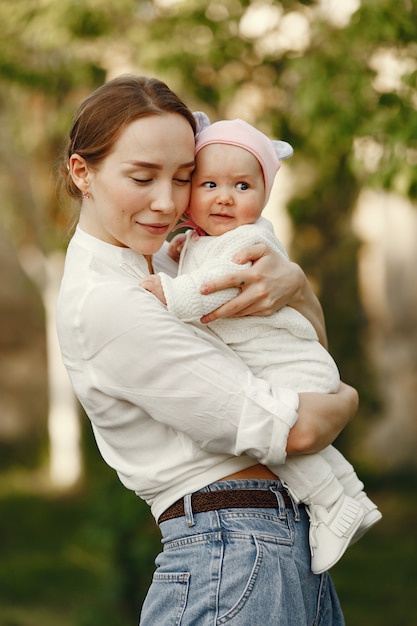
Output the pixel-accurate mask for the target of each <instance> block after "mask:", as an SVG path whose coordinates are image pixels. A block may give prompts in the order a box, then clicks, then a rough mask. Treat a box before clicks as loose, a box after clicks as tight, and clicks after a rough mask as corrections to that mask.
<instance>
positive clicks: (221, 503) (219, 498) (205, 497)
mask: <svg viewBox="0 0 417 626" xmlns="http://www.w3.org/2000/svg"><path fill="white" fill-rule="evenodd" d="M279 493H280V494H281V495H282V497H283V500H284V504H285V506H286V508H289V509H291V508H292V507H293V504H292V501H291V498H290V496H289V495H288V493H287V491H285V490H284V489H280V490H279ZM191 507H192V511H193V513H207V511H216V510H218V509H276V508H278V501H277V496H276V495H275V494H274V492H273V491H269V490H259V489H222V490H220V491H203V492H197V493H193V494H192V496H191ZM184 515H185V511H184V499H183V498H181V500H177V501H176V502H174V504H172V505H171V506H170V507H169V508H168V509H167V510H166V511H164V513H162V515H161V517H160V518H159V519H158V524H160V523H161V522H166V521H167V520H169V519H174V518H175V517H183V516H184Z"/></svg>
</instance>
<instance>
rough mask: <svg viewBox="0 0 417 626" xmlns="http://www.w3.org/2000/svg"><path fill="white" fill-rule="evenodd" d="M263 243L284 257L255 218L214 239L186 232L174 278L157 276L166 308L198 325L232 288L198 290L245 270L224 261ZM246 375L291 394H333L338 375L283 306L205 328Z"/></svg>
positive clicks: (308, 327) (313, 337) (299, 319)
mask: <svg viewBox="0 0 417 626" xmlns="http://www.w3.org/2000/svg"><path fill="white" fill-rule="evenodd" d="M259 242H263V243H265V244H266V245H267V246H268V248H270V249H271V250H273V251H275V252H277V253H278V254H281V255H282V256H284V257H285V258H288V254H287V252H286V250H285V248H284V247H283V245H282V244H281V242H280V241H279V240H278V239H277V238H276V236H275V233H274V231H273V227H272V224H271V223H270V222H269V221H267V220H266V219H264V218H260V219H259V220H258V221H257V222H256V223H255V224H253V225H245V226H240V227H238V228H236V229H234V230H232V231H229V232H227V233H225V234H224V235H221V236H220V237H210V236H204V237H198V236H195V235H194V234H193V231H188V233H187V238H186V243H185V245H184V248H183V250H182V253H181V259H180V265H179V272H178V276H177V277H176V278H171V277H169V276H168V275H167V274H164V273H160V274H159V275H160V276H161V281H162V287H163V290H164V295H165V298H166V301H167V306H168V309H169V310H170V311H171V312H172V313H174V314H175V315H176V316H177V317H179V318H180V319H182V320H184V321H188V322H191V321H198V320H199V319H200V318H201V317H202V316H203V315H204V314H206V313H209V312H210V311H214V309H216V308H217V307H219V306H220V305H222V304H224V303H225V302H227V301H228V300H230V299H231V298H233V297H235V296H236V295H237V293H238V292H239V290H238V289H237V288H232V289H224V290H223V291H218V292H215V293H213V294H210V295H207V296H203V295H201V293H200V286H201V285H202V284H203V283H204V282H205V281H208V280H210V279H213V278H218V277H219V276H224V275H226V274H229V273H231V272H235V271H236V270H241V269H243V268H244V267H247V265H246V266H242V265H237V264H235V263H232V261H231V260H230V259H231V258H232V257H233V255H234V254H235V252H237V251H238V250H241V249H242V248H243V247H245V246H249V245H252V244H255V243H259ZM209 327H210V328H211V330H213V331H214V332H215V333H216V334H217V335H218V336H219V337H220V338H221V339H222V340H223V341H224V342H225V343H226V344H228V345H230V346H231V348H232V349H233V350H234V351H235V352H237V353H238V354H239V356H240V357H241V358H242V359H243V361H245V363H246V364H247V365H248V366H249V367H250V368H251V370H252V371H253V372H254V373H255V374H256V375H257V376H260V377H261V378H264V379H267V380H268V381H269V382H270V384H271V386H272V387H273V386H274V385H278V386H280V387H284V386H287V387H289V388H291V389H292V390H293V391H298V392H301V391H322V392H326V393H329V392H334V391H336V390H337V389H338V386H339V380H340V379H339V372H338V369H337V366H336V364H335V362H334V360H333V359H332V357H331V356H330V354H329V353H328V352H327V350H325V349H324V348H323V346H321V345H320V343H319V342H318V337H317V333H316V331H315V329H314V327H313V325H312V324H311V323H310V322H309V321H308V320H307V319H306V318H305V317H304V316H303V315H302V314H301V313H299V312H298V311H296V310H295V309H293V308H292V307H289V306H286V307H284V308H282V309H281V310H279V311H277V312H276V313H274V314H273V315H269V316H264V317H260V316H253V317H251V316H246V317H234V318H222V319H219V320H216V321H214V322H211V323H210V324H209Z"/></svg>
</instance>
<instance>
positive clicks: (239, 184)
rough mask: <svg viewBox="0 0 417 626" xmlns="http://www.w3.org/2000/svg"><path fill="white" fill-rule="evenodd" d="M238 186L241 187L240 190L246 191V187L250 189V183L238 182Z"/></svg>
mask: <svg viewBox="0 0 417 626" xmlns="http://www.w3.org/2000/svg"><path fill="white" fill-rule="evenodd" d="M236 188H237V189H240V191H246V189H249V185H248V183H237V185H236Z"/></svg>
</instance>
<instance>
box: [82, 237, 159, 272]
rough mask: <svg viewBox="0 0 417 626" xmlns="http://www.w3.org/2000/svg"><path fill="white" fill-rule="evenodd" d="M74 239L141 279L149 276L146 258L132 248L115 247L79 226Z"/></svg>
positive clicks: (98, 255)
mask: <svg viewBox="0 0 417 626" xmlns="http://www.w3.org/2000/svg"><path fill="white" fill-rule="evenodd" d="M73 239H74V241H75V242H76V243H77V244H78V245H80V246H81V247H83V248H85V249H87V250H89V251H90V252H91V253H92V254H93V255H94V256H96V257H98V258H99V259H102V260H104V261H107V262H108V263H111V264H112V265H118V266H119V267H123V268H124V269H127V268H131V269H132V270H133V272H134V273H135V274H136V275H139V276H141V277H143V276H148V275H149V270H148V263H147V261H146V259H145V257H144V256H143V255H142V254H139V253H138V252H135V251H134V250H132V249H131V248H123V247H122V246H115V245H113V244H111V243H107V242H106V241H102V240H101V239H98V238H97V237H94V236H93V235H90V234H89V233H87V232H86V231H85V230H83V229H82V228H81V227H80V225H77V227H76V229H75V234H74V237H73Z"/></svg>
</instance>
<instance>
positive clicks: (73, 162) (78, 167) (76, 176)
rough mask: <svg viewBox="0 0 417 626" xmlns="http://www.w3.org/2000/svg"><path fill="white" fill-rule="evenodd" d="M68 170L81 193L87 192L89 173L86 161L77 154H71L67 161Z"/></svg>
mask: <svg viewBox="0 0 417 626" xmlns="http://www.w3.org/2000/svg"><path fill="white" fill-rule="evenodd" d="M69 168H70V174H71V177H72V180H73V181H74V184H75V185H76V186H77V187H78V189H79V190H80V191H81V193H87V192H88V185H89V182H90V181H89V177H90V172H89V169H88V165H87V161H86V160H85V159H84V157H82V156H80V155H79V154H72V155H71V156H70V159H69Z"/></svg>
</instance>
